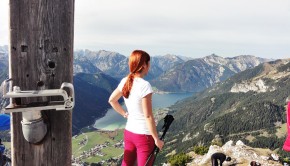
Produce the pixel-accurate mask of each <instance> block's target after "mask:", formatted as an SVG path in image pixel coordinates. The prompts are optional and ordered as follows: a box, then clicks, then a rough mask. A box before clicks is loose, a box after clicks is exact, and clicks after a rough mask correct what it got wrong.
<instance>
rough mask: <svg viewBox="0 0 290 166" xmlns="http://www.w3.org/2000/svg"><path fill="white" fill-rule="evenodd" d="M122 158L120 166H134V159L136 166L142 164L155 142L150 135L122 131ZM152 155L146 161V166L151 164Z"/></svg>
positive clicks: (141, 165)
mask: <svg viewBox="0 0 290 166" xmlns="http://www.w3.org/2000/svg"><path fill="white" fill-rule="evenodd" d="M124 143H125V149H124V159H123V162H122V166H134V164H135V162H136V159H137V162H138V166H144V165H145V163H146V161H147V159H148V157H149V156H150V153H151V152H152V151H153V149H154V146H155V143H154V139H153V137H152V136H151V135H145V134H135V133H132V132H130V131H128V130H125V131H124ZM153 159H154V156H152V157H151V159H150V161H149V162H148V164H147V165H148V166H152V165H153Z"/></svg>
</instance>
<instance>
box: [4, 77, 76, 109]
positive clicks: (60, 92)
mask: <svg viewBox="0 0 290 166" xmlns="http://www.w3.org/2000/svg"><path fill="white" fill-rule="evenodd" d="M9 82H11V85H10V86H9V91H8V92H7V86H8V85H9ZM2 85H3V98H27V97H48V96H62V97H63V101H50V102H42V103H41V102H37V103H29V104H27V105H16V104H12V103H10V105H8V106H7V107H5V109H4V112H5V113H12V112H26V111H41V110H56V111H60V110H72V109H73V107H74V105H75V101H74V100H75V94H74V87H73V84H71V83H67V82H64V83H62V84H61V87H60V89H48V90H29V91H21V89H20V87H18V86H14V87H13V90H12V80H11V79H8V80H5V81H4V82H3V83H2ZM65 88H68V89H69V94H70V95H68V93H67V91H66V90H65Z"/></svg>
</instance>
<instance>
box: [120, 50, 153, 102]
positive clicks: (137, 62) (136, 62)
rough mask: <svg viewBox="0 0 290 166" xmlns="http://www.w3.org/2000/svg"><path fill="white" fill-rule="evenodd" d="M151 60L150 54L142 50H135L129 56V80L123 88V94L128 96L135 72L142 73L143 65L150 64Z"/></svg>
mask: <svg viewBox="0 0 290 166" xmlns="http://www.w3.org/2000/svg"><path fill="white" fill-rule="evenodd" d="M149 61H150V55H149V54H148V53H147V52H145V51H142V50H134V51H133V52H132V53H131V55H130V57H129V69H130V74H129V75H128V78H127V81H126V83H125V85H124V87H123V89H122V93H123V96H124V97H125V98H128V97H129V95H130V91H131V89H132V86H133V81H134V74H135V73H141V72H142V70H143V65H144V64H146V65H148V62H149Z"/></svg>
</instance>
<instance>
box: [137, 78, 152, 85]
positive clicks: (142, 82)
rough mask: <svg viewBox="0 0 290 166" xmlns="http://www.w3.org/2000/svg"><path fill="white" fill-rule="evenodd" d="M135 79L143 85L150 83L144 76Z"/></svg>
mask: <svg viewBox="0 0 290 166" xmlns="http://www.w3.org/2000/svg"><path fill="white" fill-rule="evenodd" d="M136 81H138V82H139V83H140V84H144V85H150V83H149V81H147V80H145V79H144V78H140V77H138V78H136Z"/></svg>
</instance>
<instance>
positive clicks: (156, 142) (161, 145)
mask: <svg viewBox="0 0 290 166" xmlns="http://www.w3.org/2000/svg"><path fill="white" fill-rule="evenodd" d="M155 145H156V146H157V147H158V148H159V150H160V151H161V150H162V148H163V146H164V142H163V141H162V140H160V139H156V140H155Z"/></svg>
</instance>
